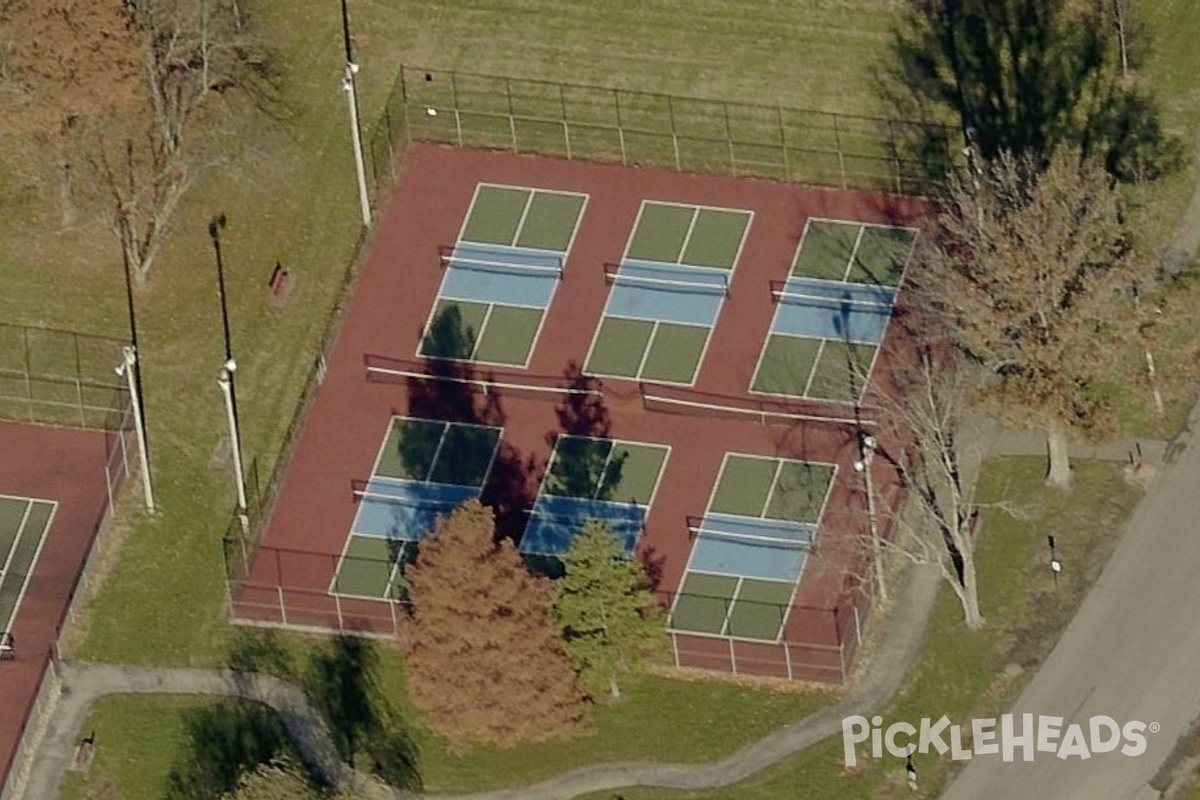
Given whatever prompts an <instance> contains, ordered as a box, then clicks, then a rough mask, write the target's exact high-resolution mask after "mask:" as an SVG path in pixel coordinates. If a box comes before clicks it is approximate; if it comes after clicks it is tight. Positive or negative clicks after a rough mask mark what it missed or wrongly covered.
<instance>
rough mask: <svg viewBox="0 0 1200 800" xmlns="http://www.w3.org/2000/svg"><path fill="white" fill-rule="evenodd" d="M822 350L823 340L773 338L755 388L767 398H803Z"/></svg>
mask: <svg viewBox="0 0 1200 800" xmlns="http://www.w3.org/2000/svg"><path fill="white" fill-rule="evenodd" d="M820 350H821V340H820V339H805V338H802V337H799V336H784V335H782V334H777V333H776V334H772V335H771V336H770V337H769V338H768V339H767V344H766V347H765V348H764V349H763V353H762V357H761V359H760V360H759V363H758V371H757V372H756V373H755V375H754V384H753V386H752V387H751V388H753V390H754V391H756V392H764V393H767V394H783V395H791V396H794V397H802V396H803V395H804V390H805V388H806V387H807V386H808V379H809V376H810V375H811V374H812V370H813V366H814V365H815V364H816V363H817V356H818V354H819V353H820Z"/></svg>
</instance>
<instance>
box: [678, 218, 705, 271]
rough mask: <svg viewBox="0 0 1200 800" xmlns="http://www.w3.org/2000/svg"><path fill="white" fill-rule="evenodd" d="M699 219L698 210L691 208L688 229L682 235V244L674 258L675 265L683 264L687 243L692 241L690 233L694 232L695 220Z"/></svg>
mask: <svg viewBox="0 0 1200 800" xmlns="http://www.w3.org/2000/svg"><path fill="white" fill-rule="evenodd" d="M698 219H700V209H698V208H696V207H695V206H692V219H691V221H690V222H689V223H688V229H687V231H686V232H685V233H684V234H683V244H682V245H680V246H679V255H677V256H675V263H676V264H680V265H682V264H683V254H684V253H686V252H687V249H688V242H690V241H691V240H692V231H694V230H696V220H698Z"/></svg>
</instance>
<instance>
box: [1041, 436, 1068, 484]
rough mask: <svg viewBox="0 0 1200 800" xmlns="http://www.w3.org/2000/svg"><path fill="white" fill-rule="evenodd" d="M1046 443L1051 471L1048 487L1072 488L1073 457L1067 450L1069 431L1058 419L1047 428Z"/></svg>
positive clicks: (1047, 481) (1047, 474) (1048, 473)
mask: <svg viewBox="0 0 1200 800" xmlns="http://www.w3.org/2000/svg"><path fill="white" fill-rule="evenodd" d="M1046 443H1047V446H1048V450H1049V455H1050V469H1049V471H1048V472H1047V473H1046V485H1047V486H1053V487H1055V488H1056V489H1069V488H1071V456H1070V453H1069V452H1068V449H1067V431H1066V428H1064V427H1063V424H1062V423H1061V422H1060V421H1058V420H1057V419H1052V420H1050V424H1049V425H1047V426H1046Z"/></svg>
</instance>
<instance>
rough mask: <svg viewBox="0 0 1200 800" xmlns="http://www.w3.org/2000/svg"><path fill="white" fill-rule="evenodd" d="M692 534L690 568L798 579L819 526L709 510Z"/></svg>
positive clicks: (774, 578) (749, 575)
mask: <svg viewBox="0 0 1200 800" xmlns="http://www.w3.org/2000/svg"><path fill="white" fill-rule="evenodd" d="M693 533H694V534H695V537H696V539H695V544H694V545H693V547H692V560H691V562H690V563H689V564H688V569H690V570H695V571H697V572H708V573H712V574H717V575H735V576H739V577H745V578H761V579H763V580H775V581H787V582H795V580H796V579H797V578H799V577H800V573H801V571H802V570H803V569H804V561H805V559H806V558H807V555H808V550H809V549H810V548H811V546H812V543H813V539H814V538H815V537H816V534H817V526H816V525H813V524H808V523H798V522H786V521H778V520H768V519H761V518H753V517H744V516H739V515H731V514H717V513H713V512H709V513H708V514H706V515H705V516H704V518H703V521H702V522H701V523H700V526H699V529H698V530H695V531H693Z"/></svg>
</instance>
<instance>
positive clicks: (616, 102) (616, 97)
mask: <svg viewBox="0 0 1200 800" xmlns="http://www.w3.org/2000/svg"><path fill="white" fill-rule="evenodd" d="M613 108H614V109H615V110H616V112H617V139H618V140H619V141H620V143H621V166H624V167H627V166H629V158H628V156H627V155H626V153H625V126H624V124H623V123H622V122H621V90H620V89H613Z"/></svg>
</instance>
